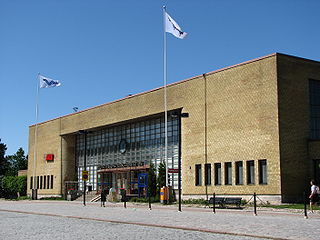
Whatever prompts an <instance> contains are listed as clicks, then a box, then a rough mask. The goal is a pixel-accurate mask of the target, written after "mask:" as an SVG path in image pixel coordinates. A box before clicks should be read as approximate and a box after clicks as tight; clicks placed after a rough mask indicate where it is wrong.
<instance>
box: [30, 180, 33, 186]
mask: <svg viewBox="0 0 320 240" xmlns="http://www.w3.org/2000/svg"><path fill="white" fill-rule="evenodd" d="M32 187H33V177H30V189H32Z"/></svg>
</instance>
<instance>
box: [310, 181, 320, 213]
mask: <svg viewBox="0 0 320 240" xmlns="http://www.w3.org/2000/svg"><path fill="white" fill-rule="evenodd" d="M310 185H311V193H310V196H309V198H310V211H311V212H312V213H313V208H312V206H313V205H315V204H316V203H317V202H319V194H320V189H319V187H318V186H317V185H316V181H315V180H311V181H310Z"/></svg>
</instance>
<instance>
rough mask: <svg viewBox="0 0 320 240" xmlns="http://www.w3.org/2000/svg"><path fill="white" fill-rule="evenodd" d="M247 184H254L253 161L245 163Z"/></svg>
mask: <svg viewBox="0 0 320 240" xmlns="http://www.w3.org/2000/svg"><path fill="white" fill-rule="evenodd" d="M247 184H254V161H253V160H251V161H247Z"/></svg>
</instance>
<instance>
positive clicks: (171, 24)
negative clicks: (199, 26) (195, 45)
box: [165, 12, 187, 39]
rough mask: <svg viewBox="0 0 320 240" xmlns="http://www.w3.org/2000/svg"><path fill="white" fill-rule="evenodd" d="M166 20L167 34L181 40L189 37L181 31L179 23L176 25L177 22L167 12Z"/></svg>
mask: <svg viewBox="0 0 320 240" xmlns="http://www.w3.org/2000/svg"><path fill="white" fill-rule="evenodd" d="M165 18H166V19H165V31H166V32H168V33H171V34H172V35H174V36H175V37H177V38H180V39H184V38H185V37H186V36H187V33H186V32H183V31H182V30H181V28H180V26H179V25H178V23H176V21H175V20H173V19H172V17H170V15H169V14H168V13H167V12H165Z"/></svg>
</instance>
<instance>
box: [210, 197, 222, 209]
mask: <svg viewBox="0 0 320 240" xmlns="http://www.w3.org/2000/svg"><path fill="white" fill-rule="evenodd" d="M209 204H211V205H212V204H213V197H211V198H210V199H209ZM214 204H215V205H219V207H221V208H224V198H222V197H216V198H215V199H214Z"/></svg>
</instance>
